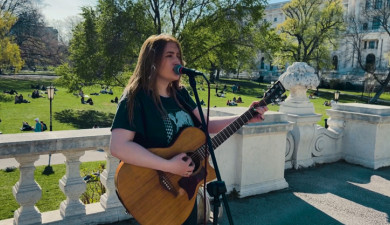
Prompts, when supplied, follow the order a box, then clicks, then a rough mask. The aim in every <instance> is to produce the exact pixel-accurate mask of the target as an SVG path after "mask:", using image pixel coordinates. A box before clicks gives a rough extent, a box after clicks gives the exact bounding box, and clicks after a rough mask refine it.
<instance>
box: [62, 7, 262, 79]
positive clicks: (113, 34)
mask: <svg viewBox="0 0 390 225" xmlns="http://www.w3.org/2000/svg"><path fill="white" fill-rule="evenodd" d="M264 4H265V1H255V0H233V1H217V0H214V1H193V2H186V1H184V0H182V1H180V2H177V1H172V0H171V1H168V0H161V1H160V0H156V1H150V2H145V1H128V0H110V1H102V0H101V1H99V3H98V5H97V6H96V8H95V9H92V8H88V9H87V8H84V9H83V14H82V16H83V18H84V21H83V22H82V23H80V24H79V25H78V26H77V27H76V28H75V30H74V33H73V39H72V40H71V41H70V58H69V59H70V62H69V66H70V68H71V70H70V71H73V73H74V74H76V75H77V76H79V77H80V78H81V80H84V81H85V82H94V81H99V82H104V83H110V82H114V81H115V83H119V84H121V85H124V81H123V79H122V77H123V76H121V75H122V74H123V73H126V71H132V70H133V68H134V66H135V63H136V59H137V57H138V51H139V49H140V46H141V45H142V43H143V41H144V40H145V39H146V38H147V37H148V36H150V35H151V34H156V33H157V34H158V33H160V32H168V33H171V34H173V35H174V36H176V37H177V38H178V39H179V41H180V42H181V44H182V46H183V51H184V55H185V56H186V58H185V60H186V61H187V62H189V63H191V64H190V65H191V66H197V67H198V68H199V69H206V70H208V71H210V69H211V68H213V70H215V69H221V68H228V67H229V68H231V67H237V65H238V63H237V61H240V60H241V61H244V60H247V61H250V60H249V59H250V58H251V56H252V55H254V53H255V52H257V51H256V49H258V45H259V42H256V40H257V39H258V37H257V36H262V34H263V32H261V31H262V28H261V29H260V28H258V27H257V26H256V24H257V22H258V21H259V19H260V18H261V16H262V12H263V9H264ZM238 50H240V54H241V56H237V55H236V53H235V52H238ZM243 56H245V57H243Z"/></svg>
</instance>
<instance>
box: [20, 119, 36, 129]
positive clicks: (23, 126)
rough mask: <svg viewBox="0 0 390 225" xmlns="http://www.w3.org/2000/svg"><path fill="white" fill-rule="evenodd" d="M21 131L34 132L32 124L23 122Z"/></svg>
mask: <svg viewBox="0 0 390 225" xmlns="http://www.w3.org/2000/svg"><path fill="white" fill-rule="evenodd" d="M20 130H21V131H30V130H33V128H32V126H30V124H28V123H27V122H24V121H23V125H22V128H20Z"/></svg>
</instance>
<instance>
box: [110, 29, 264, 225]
mask: <svg viewBox="0 0 390 225" xmlns="http://www.w3.org/2000/svg"><path fill="white" fill-rule="evenodd" d="M178 64H184V62H183V59H182V51H181V47H180V44H179V42H178V41H177V40H176V39H175V38H174V37H172V36H170V35H167V34H161V35H157V36H156V35H153V36H151V37H149V38H148V39H147V40H146V41H145V42H144V44H143V45H142V48H141V50H140V54H139V57H138V62H137V66H136V68H135V70H134V73H133V75H132V77H131V78H130V80H129V83H128V85H127V87H126V88H125V90H124V92H123V95H122V97H121V99H120V101H119V104H118V109H117V112H116V115H115V118H114V121H113V124H112V128H111V130H112V134H111V145H110V150H111V154H112V155H113V156H115V157H117V158H119V159H120V160H122V161H124V162H125V163H128V164H133V165H136V166H141V167H147V168H151V169H154V170H160V171H164V172H168V173H172V174H176V175H179V176H183V177H189V176H191V174H192V172H193V170H194V163H193V162H192V160H191V159H190V158H189V157H186V154H185V153H181V154H178V155H176V156H175V157H173V158H171V159H164V158H162V157H160V156H158V155H155V154H153V153H151V152H150V151H148V150H147V148H156V147H159V148H163V147H167V146H169V144H170V143H171V141H172V140H173V139H174V137H175V135H176V134H177V133H178V132H179V130H180V129H181V128H184V127H188V126H194V124H196V123H198V124H199V121H200V116H199V111H198V108H197V107H196V104H195V102H194V101H193V100H192V99H191V97H190V96H189V94H188V92H187V91H186V89H185V88H183V87H181V86H180V76H179V75H177V74H175V72H174V71H173V68H174V66H175V65H178ZM267 110H268V109H267V107H259V108H256V111H257V112H258V113H259V114H258V116H257V117H256V118H253V119H252V120H251V121H249V122H258V121H261V120H263V119H264V116H263V114H264V113H265V111H267ZM236 118H237V116H231V117H223V118H222V117H218V118H210V121H209V123H210V124H209V132H210V133H217V132H218V131H220V130H222V129H223V128H224V127H225V126H227V125H228V124H230V123H231V122H233V121H234V120H235V119H236ZM196 218H197V212H196V207H194V210H193V212H192V213H191V215H190V216H189V217H188V219H187V221H186V222H185V223H184V224H196V222H197V221H196Z"/></svg>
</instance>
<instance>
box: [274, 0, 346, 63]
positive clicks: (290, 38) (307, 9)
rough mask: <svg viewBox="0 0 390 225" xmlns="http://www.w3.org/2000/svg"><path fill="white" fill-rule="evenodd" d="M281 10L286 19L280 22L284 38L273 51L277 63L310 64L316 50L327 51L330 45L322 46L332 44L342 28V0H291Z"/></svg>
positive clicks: (324, 54)
mask: <svg viewBox="0 0 390 225" xmlns="http://www.w3.org/2000/svg"><path fill="white" fill-rule="evenodd" d="M282 10H283V13H284V14H285V15H286V16H287V19H286V20H285V21H284V22H283V23H282V24H281V25H280V26H279V31H280V32H281V38H282V40H283V41H282V43H283V45H282V46H281V48H280V51H278V52H277V54H276V57H277V58H278V62H279V64H281V65H283V64H285V62H290V63H291V62H307V63H308V64H313V63H315V61H316V58H318V57H316V56H318V54H320V55H322V56H326V55H330V54H329V53H326V52H325V51H330V50H331V48H324V47H321V46H323V45H325V46H329V45H333V46H335V45H336V43H337V41H336V40H337V38H338V37H339V35H340V34H341V32H340V31H341V30H343V27H344V21H343V5H342V2H341V0H325V1H322V0H292V1H291V2H290V3H287V4H286V5H285V6H284V7H283V9H282ZM317 67H318V66H317Z"/></svg>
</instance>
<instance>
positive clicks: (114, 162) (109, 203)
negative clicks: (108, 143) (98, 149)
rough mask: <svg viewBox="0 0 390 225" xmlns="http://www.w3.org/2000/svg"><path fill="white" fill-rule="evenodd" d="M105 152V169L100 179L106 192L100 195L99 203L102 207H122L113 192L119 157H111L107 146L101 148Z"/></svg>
mask: <svg viewBox="0 0 390 225" xmlns="http://www.w3.org/2000/svg"><path fill="white" fill-rule="evenodd" d="M103 149H104V151H105V152H106V161H107V165H106V169H105V170H104V171H103V173H102V174H101V175H100V181H101V182H102V184H103V185H104V187H105V188H106V193H105V194H104V195H102V196H101V197H100V204H101V205H102V206H103V208H104V209H106V210H107V209H110V208H116V207H122V204H121V202H120V201H119V199H118V196H117V195H116V193H115V181H114V177H115V171H116V168H117V167H118V164H119V159H117V158H115V157H113V156H112V155H111V153H110V149H109V148H108V147H104V148H103Z"/></svg>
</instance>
